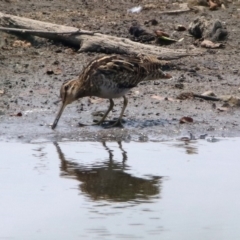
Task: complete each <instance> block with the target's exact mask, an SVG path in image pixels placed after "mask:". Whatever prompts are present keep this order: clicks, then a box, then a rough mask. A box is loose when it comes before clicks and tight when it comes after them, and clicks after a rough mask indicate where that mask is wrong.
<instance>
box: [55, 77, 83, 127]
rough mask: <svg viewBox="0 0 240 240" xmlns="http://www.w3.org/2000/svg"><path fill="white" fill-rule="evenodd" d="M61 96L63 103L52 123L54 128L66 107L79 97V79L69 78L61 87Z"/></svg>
mask: <svg viewBox="0 0 240 240" xmlns="http://www.w3.org/2000/svg"><path fill="white" fill-rule="evenodd" d="M60 98H61V100H62V105H61V107H60V109H59V111H58V113H57V116H56V118H55V120H54V122H53V124H52V129H54V128H55V127H56V126H57V123H58V121H59V119H60V117H61V115H62V112H63V110H64V108H65V107H66V106H67V105H68V104H70V103H72V102H73V101H75V100H77V99H78V89H77V80H76V79H73V80H69V81H67V82H65V83H63V85H62V86H61V89H60Z"/></svg>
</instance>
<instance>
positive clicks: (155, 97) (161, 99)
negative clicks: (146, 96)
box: [151, 95, 165, 101]
mask: <svg viewBox="0 0 240 240" xmlns="http://www.w3.org/2000/svg"><path fill="white" fill-rule="evenodd" d="M151 98H153V99H157V100H159V101H163V100H164V99H165V97H161V96H157V95H152V96H151Z"/></svg>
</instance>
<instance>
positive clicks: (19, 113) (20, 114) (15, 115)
mask: <svg viewBox="0 0 240 240" xmlns="http://www.w3.org/2000/svg"><path fill="white" fill-rule="evenodd" d="M10 116H11V117H22V113H21V112H18V113H17V114H11V115H10Z"/></svg>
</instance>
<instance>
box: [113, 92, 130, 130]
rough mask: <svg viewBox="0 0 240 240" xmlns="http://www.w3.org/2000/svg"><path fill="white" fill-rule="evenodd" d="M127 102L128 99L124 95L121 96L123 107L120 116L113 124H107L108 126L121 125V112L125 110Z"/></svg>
mask: <svg viewBox="0 0 240 240" xmlns="http://www.w3.org/2000/svg"><path fill="white" fill-rule="evenodd" d="M127 104H128V99H127V98H126V97H125V96H123V108H122V111H121V114H120V117H119V118H118V120H117V121H116V122H115V123H114V124H112V125H110V126H108V128H109V127H123V125H122V116H123V113H124V111H125V109H126V107H127Z"/></svg>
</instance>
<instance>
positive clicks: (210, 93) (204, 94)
mask: <svg viewBox="0 0 240 240" xmlns="http://www.w3.org/2000/svg"><path fill="white" fill-rule="evenodd" d="M201 95H202V96H209V97H216V94H215V93H214V92H213V91H211V90H209V91H206V92H204V93H202V94H201Z"/></svg>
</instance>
